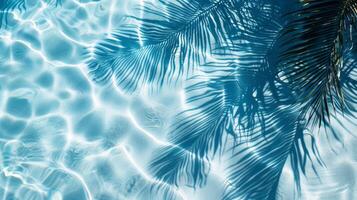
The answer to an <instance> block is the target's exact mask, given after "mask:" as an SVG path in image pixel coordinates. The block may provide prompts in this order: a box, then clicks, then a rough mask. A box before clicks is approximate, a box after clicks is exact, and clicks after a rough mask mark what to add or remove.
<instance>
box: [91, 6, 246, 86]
mask: <svg viewBox="0 0 357 200" xmlns="http://www.w3.org/2000/svg"><path fill="white" fill-rule="evenodd" d="M244 2H245V1H242V0H190V1H189V0H178V1H174V2H173V1H170V2H166V1H163V0H160V1H158V2H157V3H156V4H151V3H147V4H146V5H145V6H143V7H141V8H139V9H138V13H143V15H144V18H139V17H136V16H128V18H127V20H128V23H127V24H126V25H123V26H122V27H120V29H119V30H116V31H113V33H112V34H111V35H110V37H108V38H107V39H105V40H104V41H102V42H101V43H99V44H98V45H97V46H96V48H95V50H94V53H93V55H91V59H90V60H89V62H88V67H89V71H90V74H91V76H92V77H93V79H94V80H95V81H97V82H99V83H107V82H108V81H110V80H111V78H113V77H114V78H115V81H116V83H117V84H118V85H119V86H120V87H121V88H123V89H125V90H127V91H129V92H130V91H134V90H136V89H137V88H141V87H142V86H143V85H150V84H154V85H155V86H159V87H161V86H162V85H163V84H164V83H172V82H174V81H175V80H177V79H178V77H182V76H184V75H187V73H189V72H190V71H191V70H192V69H193V68H194V67H195V66H197V65H198V64H199V63H201V62H203V61H204V60H205V59H206V57H207V56H208V55H209V54H210V52H211V50H212V49H213V48H215V47H216V46H220V45H222V44H228V43H229V42H230V39H229V35H230V34H232V33H235V32H236V30H237V27H238V24H239V16H238V15H242V14H244V13H243V12H239V9H240V7H241V5H242V4H243V3H244ZM184 66H187V67H184Z"/></svg>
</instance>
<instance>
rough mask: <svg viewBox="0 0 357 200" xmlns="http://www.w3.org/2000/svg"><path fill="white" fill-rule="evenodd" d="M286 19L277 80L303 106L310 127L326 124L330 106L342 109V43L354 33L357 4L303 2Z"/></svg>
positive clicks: (337, 0)
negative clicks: (295, 92) (297, 95)
mask: <svg viewBox="0 0 357 200" xmlns="http://www.w3.org/2000/svg"><path fill="white" fill-rule="evenodd" d="M300 4H301V6H298V8H297V9H295V11H293V12H291V13H289V14H288V15H287V18H288V20H287V21H288V22H287V26H286V27H285V30H284V32H283V34H282V37H281V41H280V42H281V43H280V44H281V48H282V51H283V52H284V53H283V54H281V57H280V64H281V72H280V76H281V77H283V78H284V79H285V81H286V82H289V84H290V85H291V87H292V88H293V89H294V90H295V91H297V92H298V93H299V95H300V98H299V101H300V102H301V103H302V104H304V105H305V107H304V108H305V109H304V110H305V111H304V112H305V114H306V115H307V116H308V117H309V122H311V123H312V124H320V125H321V124H322V123H327V122H328V120H329V118H330V113H331V111H330V110H331V109H332V108H331V106H332V107H333V108H334V109H335V107H336V105H337V104H341V105H343V103H344V95H343V92H342V90H341V82H340V73H341V68H342V66H343V55H344V51H345V49H346V47H345V46H344V44H345V41H346V40H348V39H349V38H350V37H346V36H348V35H350V33H351V32H352V31H353V30H352V29H355V25H356V17H357V2H356V1H353V0H326V1H320V0H304V1H303V3H300Z"/></svg>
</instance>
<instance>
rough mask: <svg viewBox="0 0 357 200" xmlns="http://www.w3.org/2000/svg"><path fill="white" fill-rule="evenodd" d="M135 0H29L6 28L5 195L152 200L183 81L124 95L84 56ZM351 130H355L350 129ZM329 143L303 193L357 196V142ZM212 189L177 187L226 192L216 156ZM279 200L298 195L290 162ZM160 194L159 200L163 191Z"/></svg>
mask: <svg viewBox="0 0 357 200" xmlns="http://www.w3.org/2000/svg"><path fill="white" fill-rule="evenodd" d="M135 4H140V1H139V0H136V1H133V0H131V1H130V0H127V1H124V0H116V1H115V0H101V1H99V0H67V1H64V2H63V5H62V6H61V7H53V6H48V5H47V4H45V3H41V2H40V1H35V0H33V1H28V2H27V10H26V11H25V12H19V11H15V14H14V17H13V18H11V19H9V24H8V28H7V29H6V30H1V32H0V37H1V41H0V62H1V63H0V131H1V132H0V149H1V154H0V169H1V171H0V199H6V200H10V199H22V200H41V199H54V200H60V199H64V200H82V199H83V200H84V199H96V200H109V199H143V200H145V199H147V198H148V197H147V195H148V194H147V193H145V191H146V190H147V188H148V187H150V184H151V183H152V182H153V178H152V177H151V175H150V174H149V173H148V171H147V164H148V162H149V158H150V155H151V154H152V153H153V151H154V150H155V149H156V148H157V147H159V146H160V145H162V144H164V143H166V142H167V141H165V139H164V138H165V130H166V129H167V127H168V125H169V124H170V120H171V119H172V117H173V115H174V114H175V113H177V111H178V110H180V107H182V106H183V104H182V95H181V94H182V92H181V91H182V88H176V90H172V89H170V90H163V91H162V92H160V93H159V94H156V95H150V97H149V96H148V95H145V94H131V95H126V94H124V93H123V92H121V91H120V90H119V89H118V88H116V87H114V86H108V87H99V86H96V85H95V84H93V83H92V82H91V81H90V78H89V77H88V75H87V74H88V73H87V69H86V65H85V64H84V60H85V59H86V58H85V54H86V53H87V51H88V49H90V48H91V47H93V46H94V45H95V44H96V43H97V42H98V41H99V40H100V39H102V38H104V37H105V35H106V34H108V33H109V31H110V30H112V29H113V27H119V25H120V23H121V22H122V17H123V15H125V14H126V13H128V12H131V11H132V6H133V5H135ZM350 129H351V131H353V130H357V128H356V127H352V125H351V128H350ZM343 142H344V145H339V144H337V145H334V149H335V151H336V152H332V151H331V150H330V148H329V142H328V141H321V145H320V146H322V153H323V154H324V156H325V157H326V158H327V159H326V164H327V165H328V168H321V169H320V171H321V174H320V180H319V179H318V178H316V177H315V176H314V175H313V173H312V172H310V171H308V172H307V174H308V175H309V174H310V175H311V176H310V175H309V177H310V178H309V179H307V180H303V187H302V189H303V192H302V196H301V199H309V200H310V199H321V200H325V199H331V200H332V199H356V198H357V193H356V192H357V186H356V183H355V180H356V173H357V171H356V170H357V168H356V167H357V165H356V162H357V150H356V145H357V139H356V138H354V137H353V136H351V135H349V134H345V137H344V138H343ZM216 163H217V165H214V168H213V173H212V174H211V175H210V177H209V180H208V183H207V186H205V187H204V188H202V189H198V190H196V191H194V190H193V189H191V188H189V187H187V188H181V189H180V190H177V193H178V194H180V195H181V196H182V197H183V198H184V199H189V200H191V199H197V200H198V199H204V200H216V199H219V197H220V195H221V194H222V192H223V190H224V173H223V171H222V170H221V169H222V166H220V164H219V163H221V162H216ZM285 168H286V169H285V170H284V173H283V176H282V178H281V180H280V182H281V189H280V194H281V199H294V198H298V197H297V196H296V194H294V190H293V188H294V184H293V182H292V177H291V172H290V169H289V166H286V167H285ZM156 199H159V200H160V199H161V198H160V195H159V194H158V197H156Z"/></svg>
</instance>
